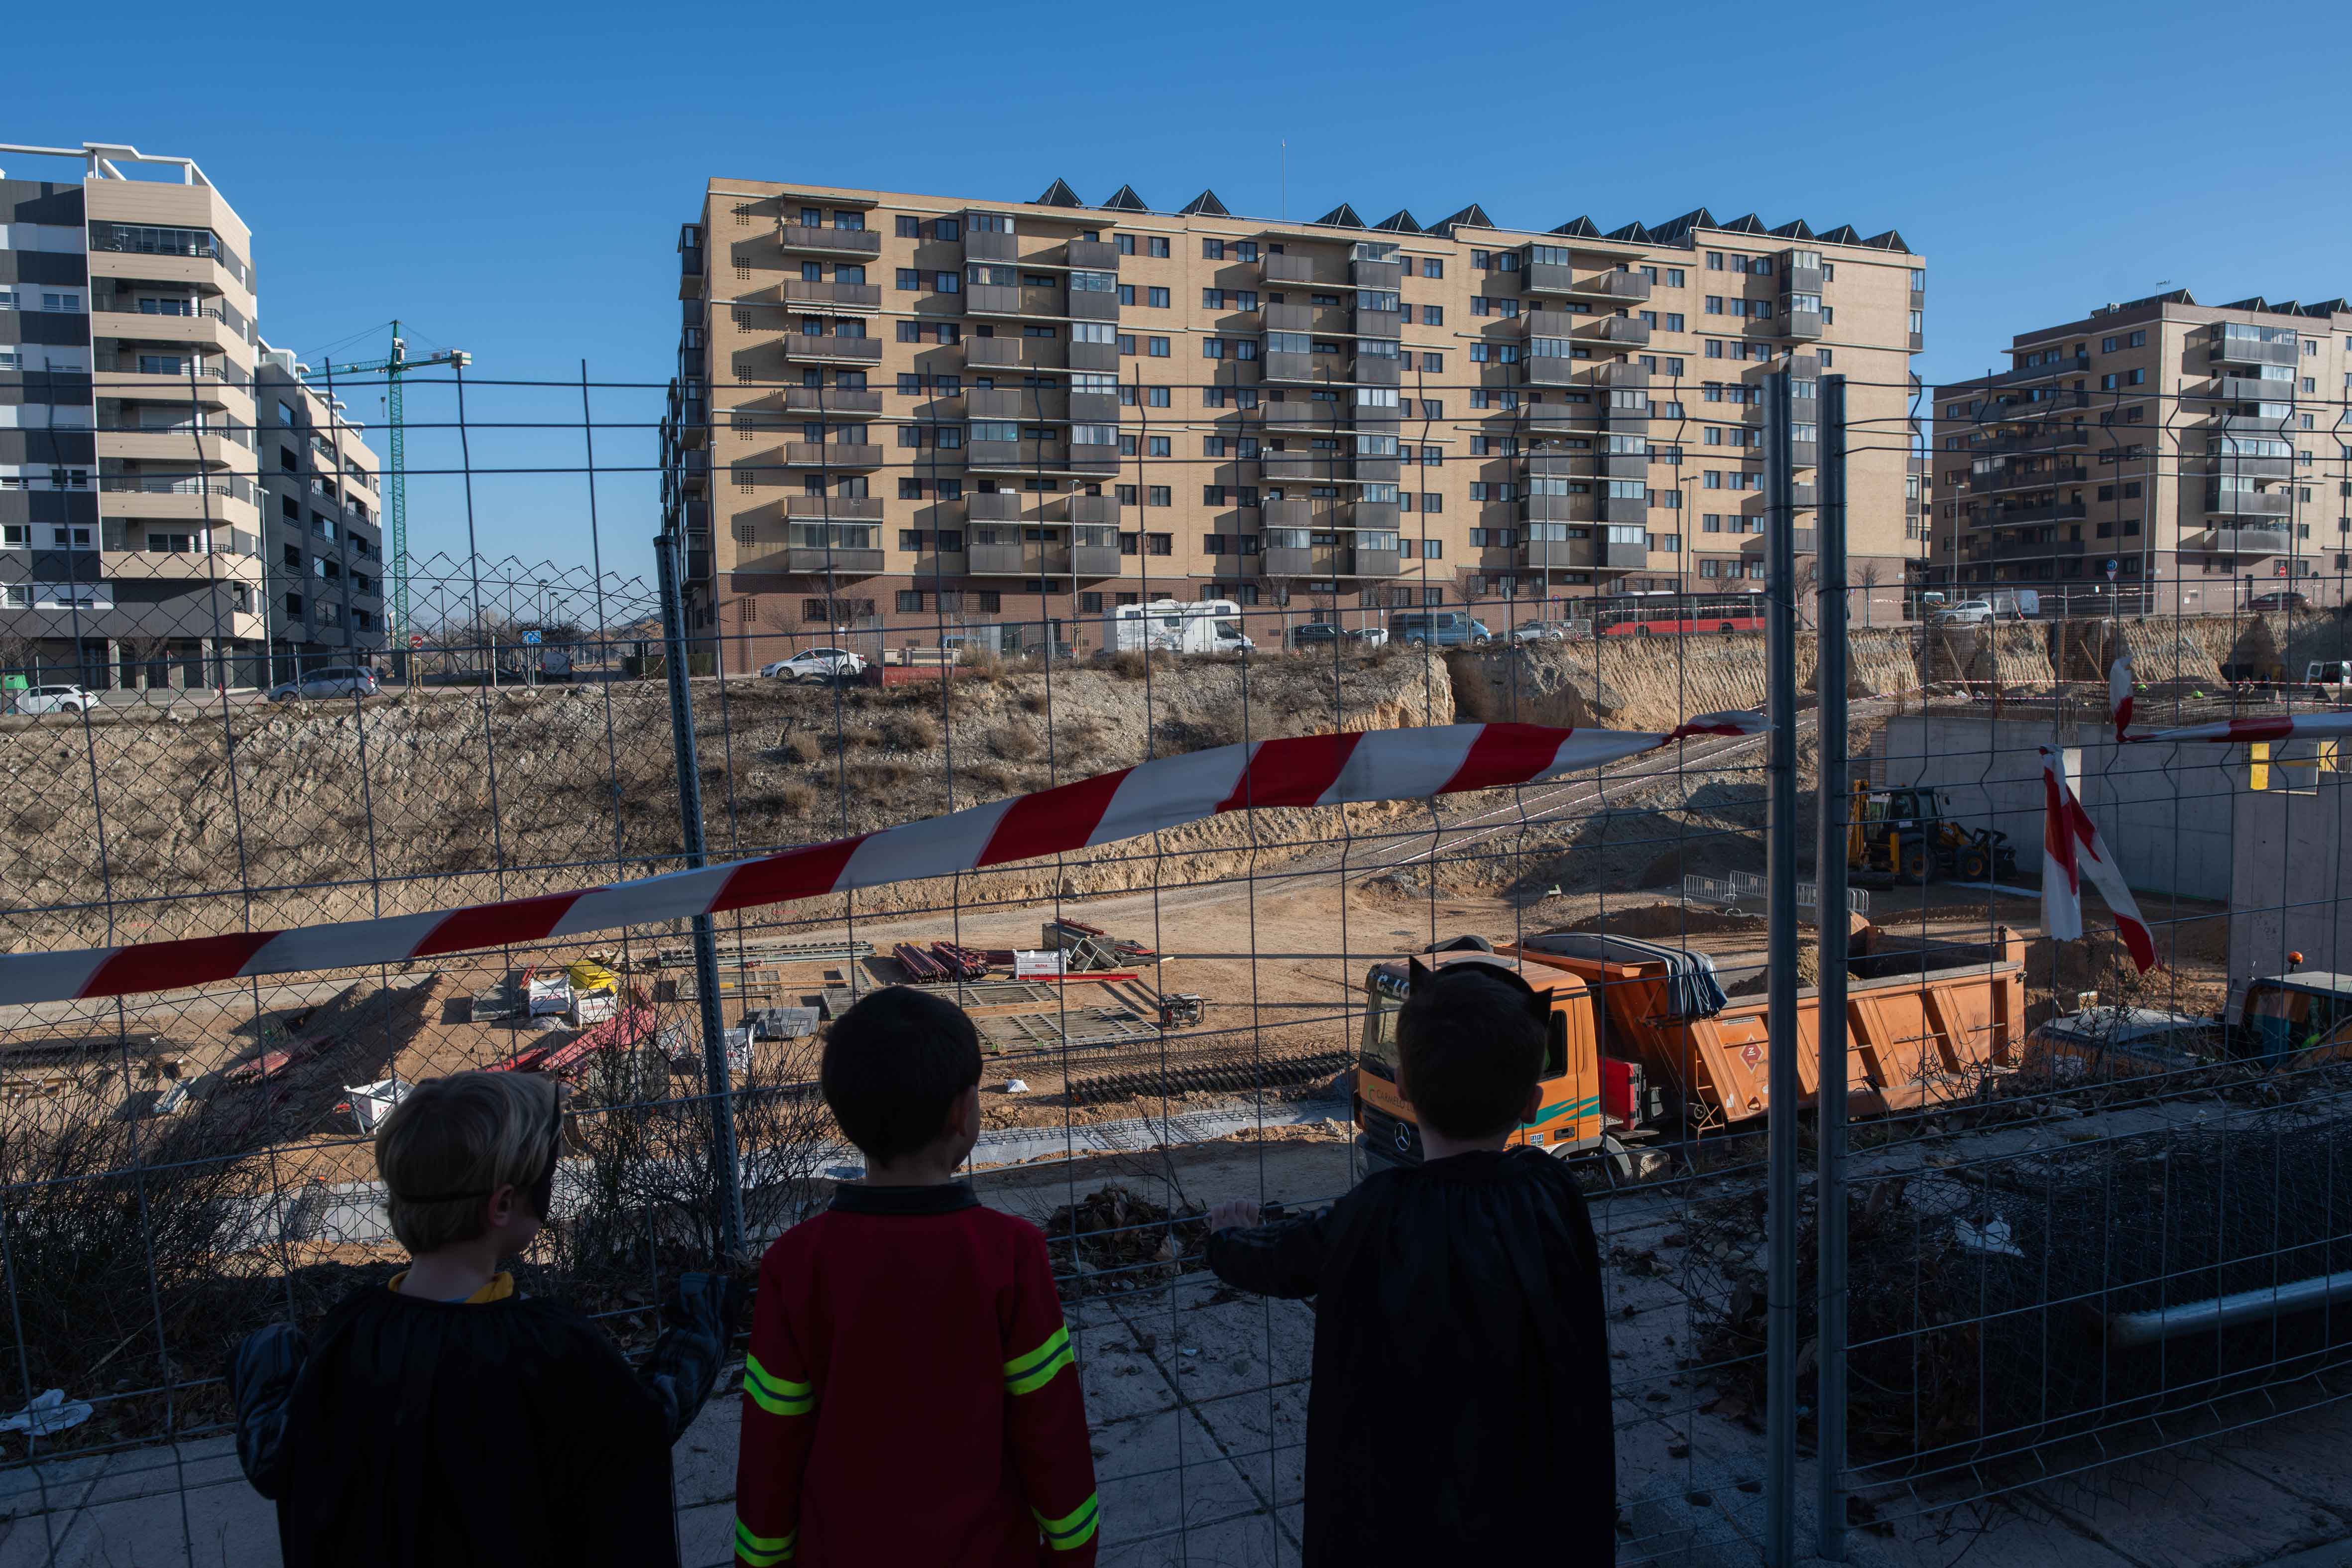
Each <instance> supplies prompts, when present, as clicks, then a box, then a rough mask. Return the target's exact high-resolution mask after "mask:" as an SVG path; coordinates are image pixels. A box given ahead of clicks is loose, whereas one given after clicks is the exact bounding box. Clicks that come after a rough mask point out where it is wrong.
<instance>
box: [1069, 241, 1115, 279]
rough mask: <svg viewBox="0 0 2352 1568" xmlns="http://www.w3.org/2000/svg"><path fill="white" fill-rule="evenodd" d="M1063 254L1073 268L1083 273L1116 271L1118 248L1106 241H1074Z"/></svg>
mask: <svg viewBox="0 0 2352 1568" xmlns="http://www.w3.org/2000/svg"><path fill="white" fill-rule="evenodd" d="M1065 254H1066V258H1067V259H1068V261H1069V264H1070V265H1071V266H1072V267H1073V268H1078V269H1080V270H1083V271H1087V272H1116V271H1118V246H1116V245H1114V244H1112V243H1111V242H1110V241H1109V240H1107V239H1074V240H1072V241H1070V243H1069V245H1068V247H1066V252H1065Z"/></svg>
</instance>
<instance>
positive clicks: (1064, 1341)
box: [1004, 1323, 1070, 1392]
mask: <svg viewBox="0 0 2352 1568" xmlns="http://www.w3.org/2000/svg"><path fill="white" fill-rule="evenodd" d="M1068 1347H1070V1326H1068V1323H1056V1328H1054V1333H1049V1335H1046V1338H1045V1344H1040V1347H1037V1350H1033V1352H1028V1354H1025V1356H1013V1359H1012V1361H1007V1363H1004V1383H1021V1380H1024V1377H1028V1375H1030V1373H1034V1371H1040V1368H1045V1363H1046V1361H1051V1359H1054V1356H1056V1354H1061V1352H1066V1350H1068ZM1016 1392H1021V1389H1016Z"/></svg>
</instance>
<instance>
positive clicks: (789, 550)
mask: <svg viewBox="0 0 2352 1568" xmlns="http://www.w3.org/2000/svg"><path fill="white" fill-rule="evenodd" d="M783 555H784V570H785V571H787V572H791V573H795V574H802V573H818V574H823V573H825V572H830V573H832V574H834V575H835V576H836V577H871V576H872V575H874V574H876V573H877V572H879V571H881V570H882V552H880V551H878V550H843V549H840V548H838V547H836V548H835V549H832V550H826V549H824V548H822V547H813V546H810V545H805V544H794V545H789V546H787V547H786V548H785V550H784V552H783ZM768 559H769V560H773V559H774V557H773V556H770V557H768ZM770 569H771V570H773V568H770Z"/></svg>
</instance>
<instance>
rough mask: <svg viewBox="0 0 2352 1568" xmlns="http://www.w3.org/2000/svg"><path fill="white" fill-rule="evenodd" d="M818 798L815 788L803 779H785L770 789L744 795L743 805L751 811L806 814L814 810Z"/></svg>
mask: <svg viewBox="0 0 2352 1568" xmlns="http://www.w3.org/2000/svg"><path fill="white" fill-rule="evenodd" d="M818 799H819V796H818V794H817V788H816V786H815V785H814V784H810V783H808V782H807V781H806V780H804V779H787V780H785V781H784V782H783V783H782V784H778V785H777V786H776V787H775V788H773V789H771V790H763V791H761V792H760V793H759V794H756V795H745V796H744V797H743V805H744V807H745V808H746V809H747V810H751V811H772V812H774V813H775V814H776V815H778V816H808V815H809V814H810V813H811V812H813V811H814V810H815V809H816V806H817V801H818Z"/></svg>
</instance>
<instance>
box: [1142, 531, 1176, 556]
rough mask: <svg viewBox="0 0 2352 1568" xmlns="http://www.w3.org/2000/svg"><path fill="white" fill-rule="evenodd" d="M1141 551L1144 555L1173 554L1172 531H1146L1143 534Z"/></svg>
mask: <svg viewBox="0 0 2352 1568" xmlns="http://www.w3.org/2000/svg"><path fill="white" fill-rule="evenodd" d="M1143 552H1144V553H1145V554H1146V555H1173V554H1175V553H1176V536H1175V535H1174V534H1172V533H1147V534H1145V535H1144V536H1143Z"/></svg>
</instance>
